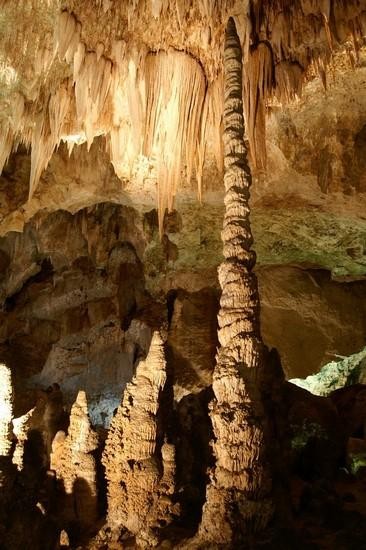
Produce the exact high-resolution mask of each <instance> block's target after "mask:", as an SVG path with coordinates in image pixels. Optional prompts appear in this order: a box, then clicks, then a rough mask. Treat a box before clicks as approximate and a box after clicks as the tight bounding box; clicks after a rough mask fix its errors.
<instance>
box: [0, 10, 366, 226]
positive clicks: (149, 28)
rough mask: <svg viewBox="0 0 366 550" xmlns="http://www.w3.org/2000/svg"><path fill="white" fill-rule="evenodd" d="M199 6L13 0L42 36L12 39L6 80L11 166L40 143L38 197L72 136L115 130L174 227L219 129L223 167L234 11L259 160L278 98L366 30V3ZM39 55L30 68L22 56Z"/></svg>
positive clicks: (295, 90)
mask: <svg viewBox="0 0 366 550" xmlns="http://www.w3.org/2000/svg"><path fill="white" fill-rule="evenodd" d="M18 4H19V5H18ZM191 4H193V3H188V2H184V1H182V0H177V1H176V2H168V1H167V0H130V1H128V2H123V3H119V4H118V6H117V5H116V3H114V2H111V1H110V0H94V1H92V2H90V3H88V6H86V3H85V2H83V1H82V0H65V2H64V3H63V7H64V11H62V12H61V13H60V12H58V9H59V7H58V3H57V2H56V0H33V1H32V2H30V1H29V0H21V1H20V2H19V3H17V7H16V8H15V7H14V3H13V2H10V0H2V5H3V6H4V17H5V18H6V20H7V21H8V20H9V23H10V24H11V25H15V22H16V21H17V20H19V21H22V18H21V12H24V14H25V16H26V17H25V20H26V21H27V22H29V24H31V29H32V33H28V29H27V30H25V29H24V28H23V27H22V25H19V28H18V27H17V32H16V37H15V44H18V42H19V44H20V43H21V38H22V33H23V35H24V36H23V38H24V41H23V44H22V46H21V49H20V50H19V51H22V53H23V54H24V55H19V56H16V55H15V54H14V52H12V53H11V52H10V50H11V46H12V41H11V36H10V33H9V32H8V31H7V32H6V33H4V35H3V36H2V37H0V54H1V51H2V48H4V53H5V54H6V59H7V60H10V61H9V63H10V65H9V66H8V65H6V63H5V65H4V67H3V66H2V59H1V55H0V84H1V86H2V87H4V83H3V80H4V78H5V77H4V74H8V73H9V71H10V73H11V74H13V73H14V74H13V76H12V77H11V78H10V77H9V75H8V76H7V77H6V78H8V80H9V78H10V80H12V79H13V80H12V83H10V84H9V85H8V87H7V88H5V89H6V94H5V96H4V97H6V102H5V103H6V104H4V102H3V100H1V101H0V113H1V120H0V170H2V167H3V165H4V163H5V162H6V160H7V158H8V157H9V155H10V153H11V151H12V150H13V149H14V148H16V147H17V146H18V145H19V144H20V143H24V144H25V145H27V146H31V147H32V167H31V176H30V196H32V194H33V193H34V191H35V189H36V187H37V184H38V181H39V179H40V176H41V174H42V171H43V170H44V169H45V168H46V167H47V165H48V163H49V161H50V158H51V156H52V153H53V151H54V150H55V148H56V147H57V146H58V144H59V143H60V141H62V140H65V141H66V142H67V144H68V147H69V151H70V152H71V151H72V148H73V146H74V145H75V144H79V143H82V142H84V141H86V142H87V143H88V146H90V145H91V143H92V141H93V139H94V137H95V136H97V135H101V134H103V135H105V136H106V141H107V147H108V150H109V152H110V158H111V161H112V163H113V165H114V168H115V170H116V173H117V174H118V175H119V176H120V177H121V178H128V179H129V178H131V177H132V176H137V178H140V179H141V181H142V182H143V180H144V178H145V177H147V178H149V179H151V178H152V179H155V180H156V182H157V197H158V206H159V214H160V229H161V230H162V217H163V213H164V211H165V209H166V208H168V209H169V208H172V204H173V201H174V195H175V193H176V190H177V186H178V183H179V182H180V180H182V179H184V177H183V174H182V172H183V168H184V167H186V176H187V179H188V180H189V179H190V177H191V175H192V174H195V176H196V179H197V184H198V195H199V197H200V198H201V194H202V170H203V164H204V160H205V153H206V147H205V144H206V142H207V140H208V134H209V133H210V132H212V128H214V136H213V142H212V141H211V143H213V144H214V154H215V157H216V159H217V164H218V167H219V169H221V168H222V144H221V131H220V129H221V127H222V113H223V107H222V105H223V93H222V76H221V65H222V43H223V30H224V27H225V24H226V21H227V17H228V15H230V14H231V13H232V14H235V16H236V20H237V26H238V28H239V31H240V32H239V34H240V37H241V43H242V49H243V62H244V96H245V114H246V122H247V134H248V138H249V143H250V150H251V157H252V162H253V165H254V166H256V167H257V168H263V167H264V166H265V157H266V155H265V151H266V147H265V115H266V106H267V104H268V101H270V100H272V99H273V98H276V100H279V101H280V102H287V101H291V100H292V99H293V98H294V97H296V96H298V95H300V93H301V89H302V86H303V83H304V81H306V79H307V78H308V75H309V72H311V73H314V71H313V69H314V68H315V72H318V73H319V74H321V76H322V77H323V79H324V80H325V74H326V68H327V64H328V63H329V62H330V59H331V54H332V51H333V49H334V48H335V47H336V46H337V44H339V43H343V42H345V41H346V40H347V39H348V38H350V39H351V41H352V44H353V46H352V47H351V50H350V51H351V53H352V52H353V53H355V52H357V48H358V45H359V39H360V38H361V37H362V36H363V35H364V33H365V26H366V10H365V9H364V7H363V6H362V2H360V1H359V0H349V1H348V2H345V1H344V0H334V1H332V2H330V0H322V1H321V2H317V1H315V0H296V1H289V0H271V1H269V2H267V1H264V0H250V1H249V0H248V2H246V3H245V2H244V3H242V2H239V1H238V0H237V1H235V0H222V1H220V2H213V1H212V0H205V1H203V0H202V1H200V2H197V3H196V4H195V5H191ZM32 14H33V16H34V17H33V19H34V22H32ZM57 14H58V15H57ZM11 17H12V19H11ZM147 21H150V23H151V24H150V23H149V24H147ZM7 28H8V27H7ZM22 28H23V31H22V30H21V29H22ZM39 29H41V30H42V32H43V33H44V36H43V37H42V40H40V39H39V36H38V34H37V33H38V32H39ZM26 33H27V36H26ZM28 34H31V35H32V36H33V35H34V36H35V37H36V39H34V40H33V41H30V40H29V37H28ZM131 36H133V37H134V40H131ZM4 37H5V38H4ZM117 37H118V39H117ZM157 37H159V38H157ZM43 38H44V39H43ZM172 45H173V48H172V47H171V46H172ZM180 48H181V49H182V50H183V48H184V50H185V52H186V51H187V52H188V51H189V52H191V53H192V54H193V55H189V54H188V53H185V52H183V51H178V50H179V49H180ZM8 50H9V51H8ZM154 52H155V53H154ZM194 56H195V57H194ZM28 58H29V59H30V63H29V66H28V67H27V66H26V65H25V63H24V62H23V61H22V60H24V59H28ZM196 58H197V59H200V61H201V62H202V65H201V64H200V63H199V62H197V61H196ZM7 63H8V61H7ZM10 73H9V74H10ZM4 105H5V107H4ZM4 109H5V110H4Z"/></svg>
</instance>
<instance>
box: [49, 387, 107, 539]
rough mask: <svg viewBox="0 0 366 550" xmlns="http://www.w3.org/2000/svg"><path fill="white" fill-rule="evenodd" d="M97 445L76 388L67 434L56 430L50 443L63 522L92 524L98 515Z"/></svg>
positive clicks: (82, 393)
mask: <svg viewBox="0 0 366 550" xmlns="http://www.w3.org/2000/svg"><path fill="white" fill-rule="evenodd" d="M97 446H98V437H97V434H96V433H95V432H94V430H93V429H92V427H91V424H90V420H89V415H88V404H87V400H86V395H85V392H84V391H79V393H78V395H77V398H76V401H75V403H74V404H73V406H72V408H71V414H70V425H69V428H68V433H67V435H66V434H65V433H64V432H57V434H56V436H55V438H54V440H53V442H52V452H51V457H50V458H51V459H50V468H51V469H52V470H54V471H55V472H56V478H57V480H58V482H59V486H60V493H59V494H60V496H59V498H60V501H61V502H62V503H63V506H62V504H61V506H60V508H61V517H62V519H63V521H66V523H68V522H72V521H77V522H78V523H79V524H80V525H81V526H82V527H83V528H88V527H89V528H90V527H94V524H95V521H96V519H97V516H98V501H97V499H98V497H97V481H96V463H95V458H94V457H93V454H92V453H93V451H95V449H96V448H97Z"/></svg>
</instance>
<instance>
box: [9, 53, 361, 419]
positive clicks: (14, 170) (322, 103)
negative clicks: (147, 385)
mask: <svg viewBox="0 0 366 550" xmlns="http://www.w3.org/2000/svg"><path fill="white" fill-rule="evenodd" d="M364 56H365V54H364V52H362V51H361V52H360V59H359V63H358V66H357V68H356V69H355V70H351V68H350V66H349V63H347V62H346V61H345V58H344V56H343V57H340V58H339V59H338V60H336V62H335V67H334V73H333V75H332V78H331V81H330V82H329V87H328V90H327V91H324V89H322V88H321V83H320V81H319V80H317V79H315V80H313V81H312V82H310V84H308V86H307V87H306V88H305V91H304V96H303V98H302V99H301V100H298V101H295V102H294V103H293V104H291V105H290V106H288V107H287V108H281V109H279V108H278V107H276V105H274V106H272V114H271V117H270V120H269V126H268V134H267V148H268V171H267V173H266V174H263V173H255V174H254V183H253V187H252V198H251V203H252V216H251V221H252V227H253V233H254V241H255V250H256V252H257V257H258V267H257V274H258V279H259V286H260V294H261V301H262V331H263V335H264V339H265V342H266V343H267V345H268V346H269V347H276V348H277V349H278V350H279V352H280V355H281V358H282V363H283V366H284V369H285V372H286V375H287V376H288V377H289V378H293V377H304V376H306V375H308V374H311V373H314V372H317V371H318V370H319V369H320V367H321V366H322V365H324V364H325V363H327V362H329V361H331V360H332V359H334V358H336V357H337V355H341V356H343V355H348V354H351V353H355V352H358V351H359V350H360V349H362V348H363V347H364V345H365V336H364V335H365V306H364V303H365V300H364V293H365V282H364V277H365V274H366V260H365V256H364V250H365V249H366V221H365V218H364V211H365V206H366V203H365V198H366V195H365V193H364V183H363V163H364V158H366V140H365V139H364V134H365V131H364V128H365V127H366V107H365V105H366V92H365V90H364V80H365V76H366V64H365V57H364ZM210 151H211V144H210V143H209V144H208V154H207V159H206V163H205V167H204V179H203V191H204V195H203V202H202V203H199V202H198V201H197V199H196V191H195V188H194V184H193V183H192V184H189V183H187V182H186V183H183V184H182V189H181V191H180V193H179V195H178V197H177V200H176V209H175V210H174V211H173V212H172V213H170V214H166V215H165V218H164V228H163V229H164V234H163V237H162V239H160V237H159V228H158V214H157V210H156V187H155V183H154V180H153V178H150V177H143V178H142V177H141V175H139V174H138V173H136V174H135V173H134V174H132V175H131V178H130V180H123V179H122V180H120V179H119V178H118V177H117V176H116V174H115V173H114V170H113V167H112V165H111V164H110V162H109V158H108V155H107V153H106V150H105V142H104V140H103V138H102V137H100V138H97V139H95V140H94V142H93V144H92V146H91V149H90V151H88V150H87V147H86V145H81V146H79V147H75V148H74V150H73V152H72V153H71V155H69V152H68V150H67V147H66V146H63V145H61V146H60V147H59V149H58V150H57V151H56V152H55V154H54V155H53V157H52V159H51V161H50V164H49V167H48V169H47V170H46V171H45V172H44V174H43V176H42V178H41V181H40V183H39V185H38V187H37V190H36V192H35V194H34V196H33V197H32V198H31V199H30V200H28V181H29V173H30V156H29V154H28V152H27V151H26V150H24V149H21V148H20V149H19V150H18V152H17V153H16V154H13V155H12V156H11V157H10V160H9V162H8V164H7V166H6V168H5V170H4V172H3V174H2V176H0V234H1V235H2V237H1V239H0V301H1V303H2V311H1V313H0V315H1V328H0V352H1V358H2V359H3V360H4V361H5V362H7V364H9V365H10V367H11V368H12V371H13V373H14V376H15V385H16V395H17V402H16V408H17V409H19V411H20V412H22V413H23V412H25V411H26V409H27V407H28V405H29V404H31V401H32V395H33V393H32V392H34V391H35V388H36V387H46V386H47V385H49V384H51V383H53V382H58V383H60V384H61V386H62V387H63V389H64V391H65V393H66V399H67V402H68V404H69V405H71V403H72V402H73V401H74V399H75V397H76V392H77V390H78V389H79V388H81V387H82V388H84V389H85V390H86V391H87V393H88V398H89V406H90V411H91V415H92V418H93V421H95V422H97V423H100V422H103V421H105V420H107V419H108V418H109V417H110V415H111V412H112V411H113V409H114V408H115V407H116V406H117V404H118V403H119V402H120V396H121V392H122V390H123V387H124V385H125V384H126V382H127V381H129V380H130V379H131V377H132V375H133V373H134V371H135V368H136V365H137V363H138V361H139V359H140V358H141V357H144V356H145V354H146V352H147V349H148V346H149V343H150V338H151V333H152V330H153V329H154V328H156V327H160V326H161V325H162V324H166V326H167V327H168V344H167V346H168V354H169V359H170V361H171V363H172V364H173V369H174V371H175V393H176V398H177V399H181V398H182V397H183V396H185V395H188V394H190V393H192V392H193V393H195V392H200V391H201V390H202V389H204V388H206V387H207V386H208V385H209V384H210V381H211V373H212V367H213V362H214V356H215V351H216V345H217V341H216V312H217V307H218V284H217V266H218V264H219V263H220V260H221V238H220V232H221V226H222V216H223V187H222V180H221V178H220V175H219V174H218V172H217V168H216V163H215V159H214V158H213V154H212V151H211V152H210Z"/></svg>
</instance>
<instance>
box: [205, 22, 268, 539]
mask: <svg viewBox="0 0 366 550" xmlns="http://www.w3.org/2000/svg"><path fill="white" fill-rule="evenodd" d="M224 70H225V75H224V93H225V100H224V184H225V217H224V225H223V231H222V240H223V253H224V258H225V259H224V261H223V262H222V264H221V265H220V267H219V281H220V285H221V288H222V296H221V300H220V311H219V314H218V322H219V334H218V336H219V342H220V345H221V348H220V349H219V351H218V354H217V358H216V365H215V370H214V374H213V391H214V394H215V399H214V400H213V402H212V404H211V411H210V416H211V420H212V425H213V430H214V435H215V442H214V444H213V447H214V454H215V458H216V464H215V467H214V469H213V471H212V472H211V474H210V484H209V486H208V488H207V495H206V504H205V505H204V509H203V516H202V523H201V527H200V536H201V537H202V538H203V539H204V540H206V541H212V542H218V543H221V544H229V543H232V542H235V541H236V542H237V543H238V542H239V541H243V540H245V537H248V536H250V535H251V533H253V532H256V531H260V530H262V529H264V528H265V527H266V525H267V523H268V521H269V519H270V517H271V513H272V502H271V498H270V488H271V484H270V477H269V471H268V465H267V464H266V458H265V454H264V451H265V449H264V418H263V408H262V403H261V395H260V389H261V371H262V369H263V351H264V347H263V343H262V340H261V337H260V326H259V296H258V289H257V281H256V277H255V275H254V273H253V271H252V270H253V267H254V264H255V253H254V252H253V251H251V245H252V242H253V237H252V233H251V228H250V221H249V187H250V183H251V175H250V171H249V167H248V164H247V158H246V147H245V144H244V120H243V104H242V64H241V47H240V41H239V38H238V35H237V32H236V28H235V23H234V21H233V20H232V19H230V20H229V23H228V26H227V30H226V36H225V58H224Z"/></svg>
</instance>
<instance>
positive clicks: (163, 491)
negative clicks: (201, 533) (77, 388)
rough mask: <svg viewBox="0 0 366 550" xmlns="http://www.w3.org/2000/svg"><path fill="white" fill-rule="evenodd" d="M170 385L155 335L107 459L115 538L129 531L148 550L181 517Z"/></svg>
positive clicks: (127, 395)
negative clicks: (169, 430) (169, 435)
mask: <svg viewBox="0 0 366 550" xmlns="http://www.w3.org/2000/svg"><path fill="white" fill-rule="evenodd" d="M166 382H167V373H166V361H165V355H164V344H163V340H162V337H161V335H160V333H159V332H154V334H153V337H152V340H151V344H150V350H149V353H148V355H147V357H146V359H145V361H140V363H139V365H138V367H137V369H136V374H135V376H134V378H133V379H132V382H131V383H130V384H128V385H127V387H126V389H125V393H124V396H123V401H122V404H121V405H120V407H119V408H118V410H117V413H116V415H115V417H114V418H113V420H112V423H111V427H110V430H109V434H108V439H107V442H106V447H105V451H104V455H103V463H104V465H105V469H106V478H107V482H108V516H107V521H108V524H109V526H110V527H111V528H112V531H113V532H114V533H115V536H116V537H118V536H119V534H120V533H121V532H123V531H124V530H127V531H129V532H130V533H132V534H133V535H135V536H136V543H137V544H139V545H140V546H142V547H147V548H148V547H151V546H155V545H156V544H157V543H158V541H159V528H161V527H163V526H165V525H168V524H169V523H170V522H171V520H172V517H173V516H174V514H176V513H177V512H178V509H177V506H176V505H174V504H173V500H172V497H173V495H174V492H175V448H174V445H172V444H171V443H169V442H168V440H167V439H166V433H165V429H166V427H165V426H166V420H167V419H166V417H165V414H164V410H163V399H164V389H166V388H165V386H166Z"/></svg>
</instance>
